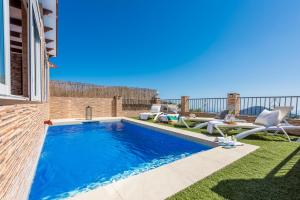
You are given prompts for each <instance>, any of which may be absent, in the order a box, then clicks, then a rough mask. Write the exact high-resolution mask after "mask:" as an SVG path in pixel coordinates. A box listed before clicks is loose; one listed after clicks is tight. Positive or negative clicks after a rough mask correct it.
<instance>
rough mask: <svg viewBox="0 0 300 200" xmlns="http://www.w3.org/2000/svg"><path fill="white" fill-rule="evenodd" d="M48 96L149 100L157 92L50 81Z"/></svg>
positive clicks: (144, 89)
mask: <svg viewBox="0 0 300 200" xmlns="http://www.w3.org/2000/svg"><path fill="white" fill-rule="evenodd" d="M50 94H51V96H56V97H100V98H111V97H114V96H121V97H122V98H124V99H138V100H151V99H153V97H155V95H156V94H157V90H154V89H148V88H134V87H121V86H120V87H119V86H116V87H110V86H100V85H93V84H86V83H77V82H63V81H51V82H50Z"/></svg>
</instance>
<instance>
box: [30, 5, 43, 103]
mask: <svg viewBox="0 0 300 200" xmlns="http://www.w3.org/2000/svg"><path fill="white" fill-rule="evenodd" d="M33 10H34V9H33ZM37 22H38V20H37V18H36V15H35V12H34V11H33V12H32V23H31V27H32V32H31V33H32V34H31V40H32V42H31V45H32V50H31V100H35V101H41V97H42V90H41V89H42V76H41V71H42V70H41V68H42V59H41V55H42V53H41V37H40V34H39V26H38V23H37Z"/></svg>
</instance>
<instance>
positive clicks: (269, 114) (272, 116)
mask: <svg viewBox="0 0 300 200" xmlns="http://www.w3.org/2000/svg"><path fill="white" fill-rule="evenodd" d="M279 115H280V112H279V111H278V110H275V111H269V110H266V109H265V110H263V111H262V112H261V113H260V114H259V115H258V117H257V118H256V120H255V124H259V125H263V126H266V127H269V126H276V125H278V124H279V123H280V119H279Z"/></svg>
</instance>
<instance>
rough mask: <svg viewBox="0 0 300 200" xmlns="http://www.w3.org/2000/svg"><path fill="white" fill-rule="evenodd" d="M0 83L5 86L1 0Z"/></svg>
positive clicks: (0, 4)
mask: <svg viewBox="0 0 300 200" xmlns="http://www.w3.org/2000/svg"><path fill="white" fill-rule="evenodd" d="M0 10H1V11H2V12H1V13H2V14H1V15H0V33H1V34H0V83H1V84H5V64H4V58H5V55H4V34H3V33H4V16H3V14H4V12H3V0H0Z"/></svg>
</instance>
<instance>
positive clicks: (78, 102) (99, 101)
mask: <svg viewBox="0 0 300 200" xmlns="http://www.w3.org/2000/svg"><path fill="white" fill-rule="evenodd" d="M49 103H50V105H49V106H50V118H51V119H63V118H85V109H86V107H87V106H90V107H92V115H93V117H116V116H122V99H120V98H80V97H50V101H49ZM120 104H121V105H120Z"/></svg>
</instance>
